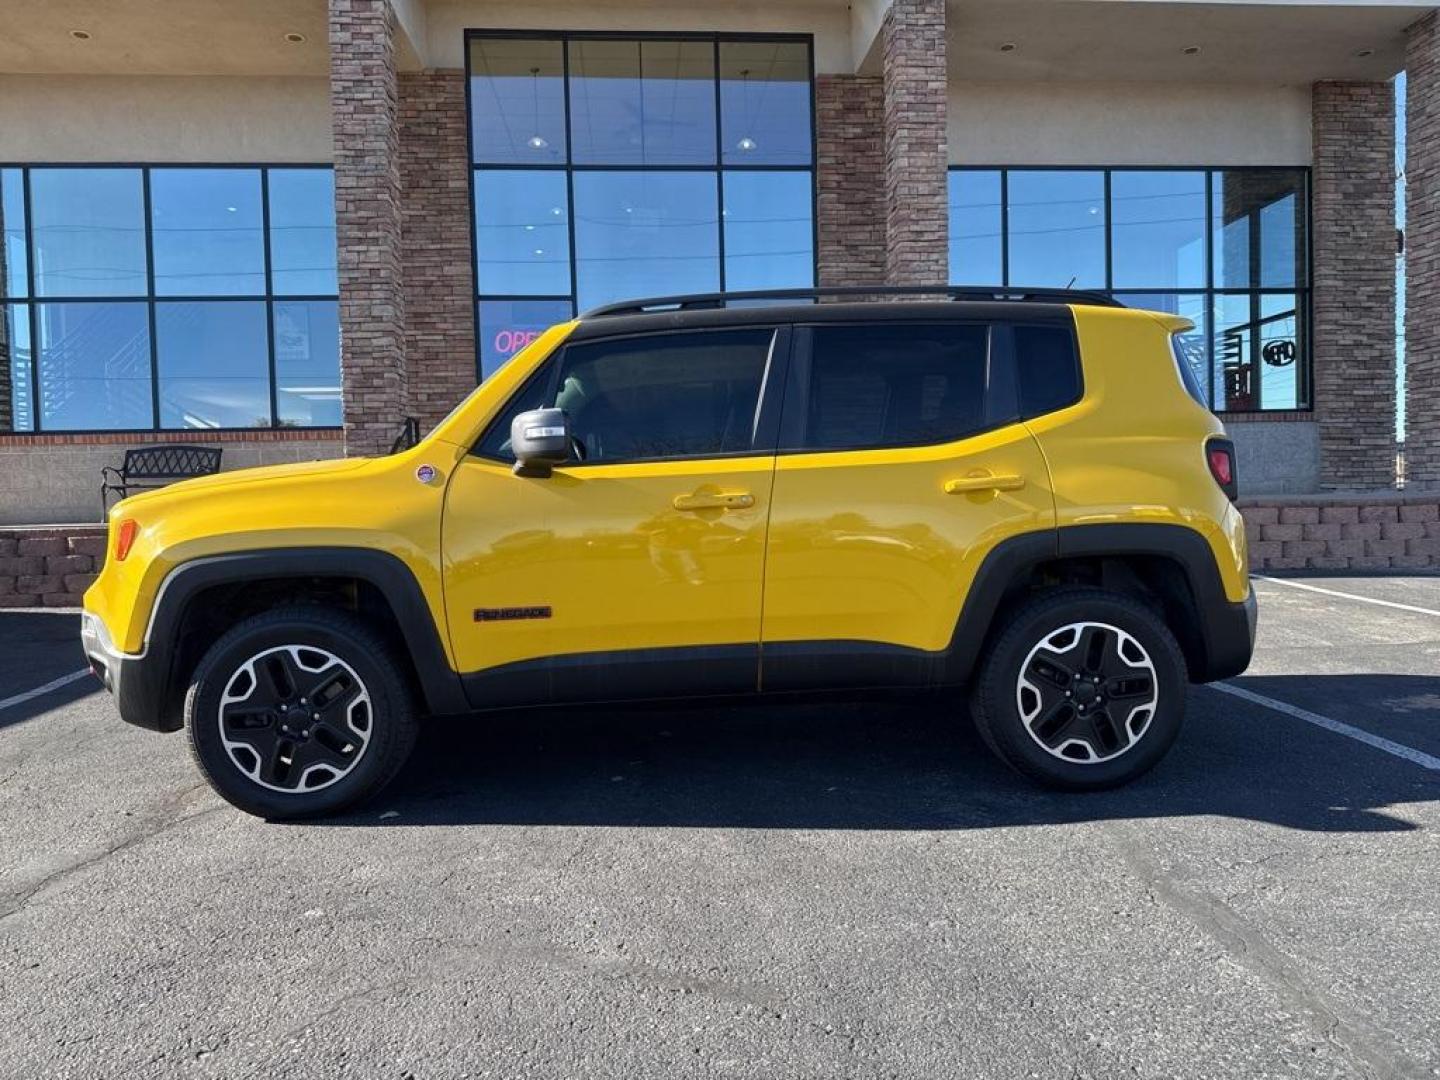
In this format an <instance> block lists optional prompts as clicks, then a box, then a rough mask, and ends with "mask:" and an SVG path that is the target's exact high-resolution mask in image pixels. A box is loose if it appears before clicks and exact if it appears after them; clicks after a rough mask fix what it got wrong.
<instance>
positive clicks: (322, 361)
mask: <svg viewBox="0 0 1440 1080" xmlns="http://www.w3.org/2000/svg"><path fill="white" fill-rule="evenodd" d="M275 413H276V417H277V419H278V420H279V422H280V425H281V426H282V427H339V426H340V310H339V304H338V303H336V302H335V301H334V300H284V301H276V303H275Z"/></svg>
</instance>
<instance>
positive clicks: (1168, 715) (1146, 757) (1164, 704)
mask: <svg viewBox="0 0 1440 1080" xmlns="http://www.w3.org/2000/svg"><path fill="white" fill-rule="evenodd" d="M1187 682H1188V680H1187V677H1186V668H1185V660H1184V657H1183V656H1182V655H1181V652H1180V647H1179V645H1178V644H1176V641H1175V637H1174V635H1173V634H1171V633H1170V629H1169V627H1167V626H1166V625H1165V623H1164V621H1163V620H1162V619H1161V618H1160V617H1159V615H1157V614H1156V613H1155V612H1154V611H1152V610H1151V609H1150V608H1149V607H1147V606H1146V605H1144V604H1143V603H1141V602H1140V601H1138V600H1135V599H1133V598H1131V597H1129V596H1124V595H1122V594H1119V593H1112V592H1107V591H1104V590H1102V589H1087V588H1075V589H1057V590H1055V591H1054V592H1051V593H1042V594H1040V595H1039V596H1037V597H1036V598H1035V599H1033V600H1031V601H1030V602H1029V603H1027V604H1025V605H1024V606H1023V607H1022V608H1020V610H1019V611H1017V612H1016V613H1015V614H1014V616H1013V617H1012V618H1011V619H1010V620H1009V622H1008V623H1007V624H1006V626H1005V627H1004V629H1003V630H1002V631H1001V632H1000V634H999V636H998V637H997V638H996V639H995V642H994V644H993V646H992V647H991V649H990V651H989V653H988V654H987V655H986V657H985V658H984V661H983V663H982V666H981V670H980V678H979V680H978V682H977V684H976V687H975V692H974V694H973V697H972V712H973V714H974V717H975V725H976V727H977V728H978V729H979V731H980V735H981V737H982V738H984V740H985V742H986V743H987V744H988V745H989V747H990V748H991V749H992V750H994V751H995V753H996V754H997V755H998V756H999V757H1000V759H1001V760H1002V761H1004V762H1005V763H1006V764H1008V765H1010V766H1011V767H1012V768H1014V769H1016V770H1017V771H1019V772H1021V773H1023V774H1024V775H1026V776H1028V777H1030V778H1031V779H1033V780H1036V781H1039V782H1040V783H1042V784H1045V785H1047V786H1050V787H1058V788H1064V789H1068V790H1072V791H1076V790H1096V789H1101V788H1110V787H1117V786H1119V785H1120V784H1125V783H1128V782H1129V781H1131V780H1134V779H1135V778H1136V777H1138V776H1140V775H1142V774H1143V773H1145V772H1147V771H1149V770H1150V769H1151V768H1152V767H1153V766H1154V765H1155V763H1156V762H1158V761H1159V760H1160V759H1161V758H1162V757H1164V756H1165V752H1166V751H1167V750H1169V749H1170V746H1171V744H1172V743H1173V742H1174V741H1175V737H1176V736H1177V735H1178V734H1179V733H1180V725H1181V721H1182V720H1183V718H1184V715H1185V691H1186V686H1187Z"/></svg>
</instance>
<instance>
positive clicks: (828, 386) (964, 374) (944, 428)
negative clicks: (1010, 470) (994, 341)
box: [786, 323, 992, 450]
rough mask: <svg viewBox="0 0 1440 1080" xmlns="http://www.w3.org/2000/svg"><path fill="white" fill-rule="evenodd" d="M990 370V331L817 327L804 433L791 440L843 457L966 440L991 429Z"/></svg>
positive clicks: (959, 327) (900, 325) (963, 327)
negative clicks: (885, 448)
mask: <svg viewBox="0 0 1440 1080" xmlns="http://www.w3.org/2000/svg"><path fill="white" fill-rule="evenodd" d="M988 367H989V331H988V328H987V327H985V326H980V325H966V324H961V323H949V324H937V325H918V324H910V323H886V324H880V325H875V326H817V327H814V328H813V329H812V330H811V349H810V364H809V379H808V383H809V386H808V394H807V400H806V402H805V408H804V431H803V434H799V433H797V435H796V437H795V438H791V439H788V440H787V441H788V442H790V443H791V444H792V445H797V444H798V447H799V448H804V449H814V450H844V449H867V448H872V447H882V446H916V445H922V444H925V443H942V442H951V441H953V440H955V439H960V438H964V437H965V436H966V435H970V434H973V433H975V432H977V431H981V430H983V429H985V428H986V427H989V426H992V425H991V424H990V422H989V419H988V417H987V410H986V384H987V372H988ZM789 408H790V407H789V405H788V404H787V406H786V411H787V412H789ZM790 427H791V425H789V424H787V428H790ZM792 430H793V429H792Z"/></svg>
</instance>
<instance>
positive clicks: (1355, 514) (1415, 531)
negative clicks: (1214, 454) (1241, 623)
mask: <svg viewBox="0 0 1440 1080" xmlns="http://www.w3.org/2000/svg"><path fill="white" fill-rule="evenodd" d="M1240 511H1241V513H1242V514H1244V516H1245V529H1246V532H1247V534H1248V535H1249V540H1250V568H1251V569H1252V570H1330V571H1340V570H1366V571H1370V570H1397V571H1409V570H1440V492H1431V493H1430V494H1424V495H1422V494H1416V495H1410V494H1406V495H1401V494H1399V493H1396V494H1393V495H1388V494H1387V495H1353V496H1352V495H1339V494H1337V495H1333V496H1332V495H1309V496H1297V497H1294V498H1283V497H1282V498H1273V499H1261V498H1257V499H1241V500H1240Z"/></svg>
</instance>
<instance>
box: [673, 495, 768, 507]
mask: <svg viewBox="0 0 1440 1080" xmlns="http://www.w3.org/2000/svg"><path fill="white" fill-rule="evenodd" d="M671 505H673V506H674V507H675V509H676V510H745V509H748V508H749V507H752V506H754V505H755V496H754V495H751V494H750V493H749V492H748V491H696V492H692V493H691V494H689V495H676V496H675V498H674V499H673V500H672V501H671Z"/></svg>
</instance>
